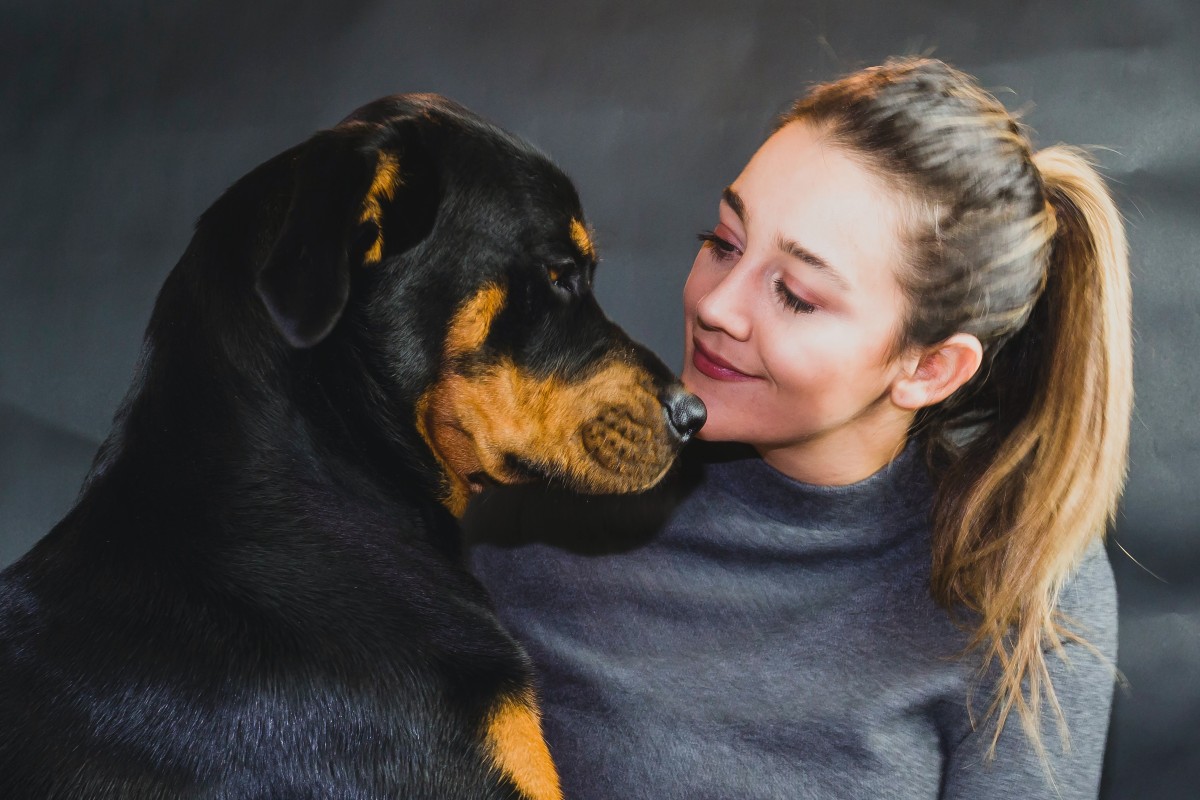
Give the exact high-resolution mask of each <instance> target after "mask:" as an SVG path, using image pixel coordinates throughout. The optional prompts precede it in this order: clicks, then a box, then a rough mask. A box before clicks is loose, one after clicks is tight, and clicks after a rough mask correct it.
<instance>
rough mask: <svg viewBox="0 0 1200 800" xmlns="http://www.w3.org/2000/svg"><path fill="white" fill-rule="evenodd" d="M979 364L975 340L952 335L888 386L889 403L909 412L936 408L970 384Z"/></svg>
mask: <svg viewBox="0 0 1200 800" xmlns="http://www.w3.org/2000/svg"><path fill="white" fill-rule="evenodd" d="M982 363H983V346H982V345H981V344H980V343H979V339H977V338H976V337H975V336H974V335H973V334H970V333H956V334H954V335H953V336H951V337H950V338H948V339H945V340H943V341H942V342H940V343H939V344H936V345H934V346H933V347H930V348H928V349H927V350H925V351H924V352H923V353H921V354H920V356H919V357H918V358H917V361H916V364H915V366H914V367H913V368H911V369H909V370H906V371H905V372H904V374H902V375H901V376H900V377H898V378H897V379H896V380H895V381H894V382H893V383H892V402H893V403H895V404H896V405H897V406H899V407H901V408H904V409H907V410H910V411H916V410H917V409H921V408H925V407H926V406H932V405H936V404H937V403H940V402H941V401H943V400H945V399H946V398H947V397H949V396H950V395H952V394H954V392H955V391H957V390H958V389H959V387H961V386H963V385H964V384H965V383H967V381H969V380H971V378H973V377H974V376H975V373H976V372H978V371H979V366H980V364H982Z"/></svg>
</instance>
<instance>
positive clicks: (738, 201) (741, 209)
mask: <svg viewBox="0 0 1200 800" xmlns="http://www.w3.org/2000/svg"><path fill="white" fill-rule="evenodd" d="M721 199H722V200H724V201H725V204H726V205H727V206H729V207H730V208H732V209H733V213H735V214H737V218H738V219H740V220H741V221H742V224H743V225H745V224H746V221H747V220H748V219H749V218H750V215H749V214H748V213H746V204H745V203H744V202H743V201H742V196H741V195H740V194H738V193H737V192H735V191H734V190H733V187H732V186H726V187H725V188H724V189H723V190H722V191H721Z"/></svg>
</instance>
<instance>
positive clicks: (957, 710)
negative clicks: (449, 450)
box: [473, 60, 1132, 798]
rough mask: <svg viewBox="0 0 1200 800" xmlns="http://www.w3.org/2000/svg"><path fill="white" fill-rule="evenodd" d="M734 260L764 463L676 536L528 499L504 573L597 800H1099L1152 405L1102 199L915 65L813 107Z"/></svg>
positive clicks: (731, 216) (687, 503)
mask: <svg viewBox="0 0 1200 800" xmlns="http://www.w3.org/2000/svg"><path fill="white" fill-rule="evenodd" d="M701 239H702V240H703V246H702V248H701V250H700V252H699V254H698V255H697V257H696V261H695V264H694V265H693V267H692V271H691V274H690V276H689V278H688V281H687V284H686V286H685V288H684V312H685V314H684V316H685V320H686V323H685V327H686V333H685V335H686V339H685V342H686V357H685V365H684V372H683V379H684V382H685V383H686V384H687V385H688V387H689V388H690V389H692V390H693V391H694V392H696V393H697V394H698V395H699V396H700V397H701V398H702V399H703V400H704V401H705V404H706V405H707V406H708V422H707V424H706V426H705V428H704V429H703V431H702V432H701V438H703V439H705V440H708V441H711V442H740V443H743V444H745V445H748V446H749V452H748V453H747V452H734V453H730V452H728V451H721V452H716V451H715V449H714V448H713V447H711V446H704V445H702V446H700V447H697V448H694V449H693V450H692V452H690V453H689V454H688V458H687V459H686V461H687V463H686V464H685V469H684V470H682V471H681V475H680V476H679V477H678V479H677V480H676V481H675V482H674V483H672V484H671V485H669V486H668V487H667V488H665V489H664V490H661V491H659V492H658V493H656V494H655V495H653V497H652V498H650V500H651V504H652V506H654V505H655V504H656V505H657V507H661V508H666V509H668V511H667V515H666V518H665V520H664V521H662V522H661V523H659V522H654V523H653V524H649V523H646V522H645V521H644V520H642V518H643V517H645V516H646V514H639V515H638V519H639V521H638V522H636V523H635V522H633V521H631V519H632V517H631V515H633V514H634V508H635V501H631V500H628V499H627V500H623V501H617V500H603V501H601V500H595V501H592V502H590V503H587V502H582V501H578V502H576V503H575V504H574V505H572V504H571V503H569V502H567V501H565V500H561V499H559V500H554V499H553V498H540V499H537V501H536V502H532V501H531V499H530V498H525V501H526V502H525V507H524V508H523V509H522V510H521V512H520V515H519V519H520V520H521V526H520V527H521V530H519V531H518V532H516V533H515V534H513V535H512V536H511V537H510V538H509V539H508V540H506V541H504V542H503V543H499V542H496V541H493V542H492V543H485V544H481V545H479V546H478V547H477V548H476V549H475V550H474V554H473V561H474V565H475V568H476V571H477V574H478V575H479V576H480V578H481V579H482V580H483V582H484V583H485V585H487V587H488V588H489V589H490V590H491V591H492V593H493V595H494V597H495V601H496V604H497V607H498V610H499V612H500V614H501V616H502V618H503V619H504V620H505V621H506V622H507V623H508V624H509V625H510V626H511V628H512V630H513V631H514V633H515V634H516V635H517V637H518V638H519V639H521V640H522V641H523V642H524V643H525V645H526V646H527V648H528V650H529V653H530V655H531V657H532V658H533V661H534V663H535V665H536V666H537V667H538V669H539V670H540V672H541V674H542V682H543V687H542V702H543V710H544V715H545V729H546V736H547V739H548V741H549V743H550V746H551V750H552V752H553V753H554V755H555V758H556V760H557V762H558V765H559V768H560V771H561V773H562V778H563V784H564V790H565V794H566V795H567V796H568V797H572V798H593V797H595V798H616V797H621V798H630V797H648V798H649V797H653V798H674V797H678V798H702V797H712V798H750V797H755V798H757V797H763V798H766V797H771V798H776V797H778V798H785V797H786V798H796V797H803V798H807V797H813V798H817V797H820V798H829V797H872V798H878V797H886V798H926V797H927V798H935V797H943V798H989V797H1006V798H1007V797H1014V796H1022V797H1026V798H1027V797H1063V798H1074V797H1094V796H1095V795H1096V792H1097V787H1098V784H1099V777H1100V766H1101V760H1102V756H1103V749H1104V741H1105V736H1106V731H1107V724H1108V713H1109V707H1110V703H1111V697H1112V686H1113V674H1114V663H1115V658H1116V599H1115V591H1114V587H1113V581H1112V573H1111V570H1110V568H1109V566H1108V563H1107V560H1106V558H1105V555H1104V551H1103V549H1102V547H1101V544H1100V540H1101V538H1102V536H1103V532H1104V529H1105V525H1106V522H1107V521H1108V520H1109V518H1110V517H1111V515H1112V513H1113V510H1114V507H1115V504H1116V502H1117V499H1118V496H1119V494H1120V490H1121V486H1122V483H1123V478H1124V470H1125V454H1126V443H1127V438H1128V426H1129V415H1130V406H1131V396H1132V389H1131V365H1130V362H1131V355H1130V353H1131V346H1130V338H1131V336H1130V322H1129V305H1130V301H1129V285H1128V270H1127V265H1126V260H1125V242H1124V238H1123V232H1122V228H1121V222H1120V218H1119V215H1118V213H1117V211H1116V209H1115V208H1114V206H1113V204H1112V201H1111V200H1110V198H1109V196H1108V194H1107V192H1106V190H1105V188H1104V186H1103V183H1102V181H1101V180H1100V179H1099V178H1098V177H1097V175H1096V173H1095V172H1094V170H1092V168H1091V167H1090V166H1089V165H1088V163H1087V162H1086V161H1085V160H1084V159H1083V158H1081V157H1080V155H1079V154H1078V153H1077V152H1076V151H1073V150H1071V149H1068V148H1063V147H1053V148H1049V149H1046V150H1042V151H1039V152H1033V151H1032V149H1031V146H1030V144H1029V142H1028V140H1027V139H1026V137H1025V136H1024V134H1023V133H1022V131H1021V130H1020V128H1019V127H1018V125H1017V124H1016V123H1015V122H1014V121H1013V119H1012V118H1011V117H1010V116H1009V115H1008V113H1007V112H1006V111H1005V110H1004V109H1003V107H1002V106H1001V105H1000V104H999V102H997V101H996V100H995V98H993V97H992V96H990V95H989V94H987V93H986V92H984V91H982V90H981V89H980V88H979V87H978V86H977V85H976V84H975V82H974V81H973V80H972V79H971V78H969V77H968V76H966V75H964V74H962V73H960V72H957V71H955V70H953V69H951V68H949V67H947V66H946V65H945V64H942V63H941V62H938V61H934V60H904V61H893V62H889V63H888V64H886V65H884V66H882V67H879V68H875V69H869V70H865V71H863V72H859V73H856V74H853V75H850V76H849V77H846V78H844V79H842V80H839V81H836V82H834V83H831V84H828V85H825V86H821V87H818V88H817V89H816V90H815V91H813V92H812V93H811V94H810V95H809V96H807V97H806V98H804V99H802V100H800V101H799V102H797V103H796V105H795V106H794V107H793V108H792V110H791V111H790V112H789V113H788V114H786V115H785V116H784V117H783V118H782V120H781V122H780V124H779V126H778V128H777V129H776V131H775V132H774V134H773V135H772V136H771V137H770V138H768V139H767V141H766V143H765V144H764V145H763V146H762V148H760V149H759V151H758V152H757V153H756V154H755V155H754V157H753V158H752V159H751V161H750V163H749V164H748V165H747V166H746V168H745V169H744V170H743V171H742V173H741V175H739V176H738V178H737V179H736V180H735V181H734V182H733V183H732V184H731V185H730V186H729V187H728V188H727V189H726V190H725V191H724V193H723V195H722V199H721V203H720V207H719V217H718V223H717V225H716V226H715V227H714V229H713V230H712V231H710V232H707V233H705V234H702V236H701ZM503 502H504V501H503V500H492V501H490V502H489V503H487V504H482V505H481V507H480V508H479V509H476V511H475V517H476V518H478V517H479V516H480V515H484V516H486V517H487V518H488V521H489V522H492V521H494V520H495V519H497V518H498V517H499V516H500V514H499V513H493V512H494V511H497V508H496V506H498V505H501V504H502V503H503ZM581 508H582V512H581V511H580V509H581ZM608 510H611V513H610V514H608V515H607V516H606V515H605V513H604V512H605V511H608ZM652 510H653V508H652ZM598 520H600V522H597V521H598ZM581 521H586V523H587V524H588V525H589V526H590V527H593V528H604V529H605V531H606V533H605V535H604V537H603V538H593V537H592V536H590V535H588V534H586V533H581V532H580V530H579V527H580V525H581V524H583V523H582V522H581ZM572 542H573V543H572Z"/></svg>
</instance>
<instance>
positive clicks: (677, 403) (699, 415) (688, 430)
mask: <svg viewBox="0 0 1200 800" xmlns="http://www.w3.org/2000/svg"><path fill="white" fill-rule="evenodd" d="M663 406H664V407H665V408H666V410H667V419H669V420H670V421H671V429H672V430H674V431H675V433H676V434H677V435H678V436H679V438H680V439H681V440H682V441H685V442H686V441H687V440H688V439H690V438H692V436H693V435H694V434H695V433H696V431H698V430H700V428H701V427H702V426H703V425H704V420H706V419H708V410H707V409H706V408H705V407H704V402H703V401H702V400H701V399H700V398H699V397H696V395H694V394H692V393H691V392H686V391H684V390H683V389H672V390H671V392H670V393H669V394H668V395H667V396H666V398H665V399H664V400H663Z"/></svg>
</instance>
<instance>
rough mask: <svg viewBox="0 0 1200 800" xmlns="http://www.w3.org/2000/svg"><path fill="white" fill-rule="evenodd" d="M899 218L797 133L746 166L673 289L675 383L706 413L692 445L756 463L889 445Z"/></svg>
mask: <svg viewBox="0 0 1200 800" xmlns="http://www.w3.org/2000/svg"><path fill="white" fill-rule="evenodd" d="M901 211H902V199H901V197H900V195H899V194H898V193H897V192H896V191H895V190H893V189H890V188H888V187H887V186H886V185H885V184H884V183H883V182H882V181H880V180H879V179H877V178H876V177H874V176H873V175H872V174H871V173H870V172H868V171H867V170H866V169H865V168H864V167H862V166H860V165H859V164H858V163H856V162H855V161H854V160H853V159H852V158H851V157H849V156H848V155H847V154H846V152H845V151H844V150H842V149H840V148H839V147H838V146H837V145H834V144H832V143H829V142H826V141H824V140H823V138H822V136H821V134H820V133H819V132H818V130H817V129H815V128H813V127H810V126H808V125H807V124H803V123H795V122H793V123H791V124H788V125H786V126H785V127H784V128H782V129H781V130H779V131H778V132H777V133H775V134H774V135H773V136H772V137H771V138H770V139H768V140H767V142H766V143H765V144H763V146H762V147H761V148H760V149H759V151H758V152H757V153H755V155H754V157H753V158H752V159H751V160H750V163H749V164H747V165H746V168H745V169H744V170H743V171H742V174H741V175H739V176H738V178H737V180H736V181H734V182H733V185H732V186H730V187H729V188H728V189H727V190H726V191H725V192H724V194H723V197H722V199H721V203H720V207H719V221H718V224H717V226H716V227H715V228H714V229H713V231H712V233H711V235H705V238H706V241H705V243H704V245H703V246H702V247H701V248H700V252H699V253H698V254H697V255H696V261H695V263H694V264H693V265H692V271H691V274H690V275H689V276H688V280H687V284H686V286H685V287H684V290H683V303H684V317H685V335H686V341H685V363H684V370H683V381H684V383H685V384H686V385H687V387H688V388H689V389H690V390H692V391H693V392H695V393H696V394H698V395H699V396H700V397H701V398H702V399H703V400H704V403H705V405H706V406H707V407H708V422H707V423H706V424H705V426H704V428H703V429H702V430H701V432H700V436H701V438H704V439H710V440H715V441H729V440H732V441H740V442H746V443H748V444H751V445H754V446H755V447H756V448H757V449H758V450H759V452H760V453H762V454H763V456H764V457H766V458H767V459H768V461H771V460H772V458H771V457H772V455H775V456H779V455H786V454H787V453H788V452H789V451H791V452H793V453H795V452H799V450H806V451H807V452H809V453H816V452H818V451H826V450H828V451H829V452H834V450H835V449H836V448H842V449H844V448H851V449H852V450H853V449H854V448H860V447H862V446H873V445H877V444H878V437H879V436H880V435H887V436H892V437H893V438H894V437H895V436H897V435H898V436H899V437H900V442H902V441H903V436H904V432H905V429H906V426H907V421H908V419H909V418H910V417H911V412H904V411H902V410H901V409H898V408H896V407H895V406H894V405H892V404H891V403H890V402H889V398H888V394H889V388H890V386H891V384H892V382H893V380H894V379H895V378H896V376H897V375H898V374H899V370H900V363H901V362H900V360H899V359H891V358H890V357H889V356H890V355H891V352H892V346H893V344H894V342H895V340H896V336H897V333H898V331H899V330H900V319H901V315H902V311H903V299H902V294H901V291H900V288H899V285H898V284H897V282H896V278H895V270H896V267H897V265H898V264H899V262H900V256H901V247H900V239H899V231H900V230H901V229H900V223H901ZM897 431H898V433H897ZM887 444H888V447H890V448H892V449H893V451H894V448H895V447H896V446H898V444H899V443H898V442H895V441H891V442H888V443H887ZM797 448H799V450H797ZM885 463H886V462H885ZM776 466H779V465H778V464H777V465H776ZM785 471H787V470H785ZM868 474H869V473H868Z"/></svg>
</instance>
